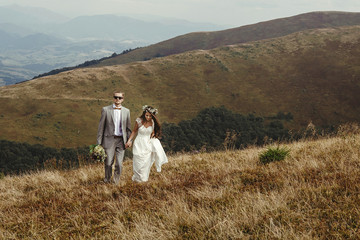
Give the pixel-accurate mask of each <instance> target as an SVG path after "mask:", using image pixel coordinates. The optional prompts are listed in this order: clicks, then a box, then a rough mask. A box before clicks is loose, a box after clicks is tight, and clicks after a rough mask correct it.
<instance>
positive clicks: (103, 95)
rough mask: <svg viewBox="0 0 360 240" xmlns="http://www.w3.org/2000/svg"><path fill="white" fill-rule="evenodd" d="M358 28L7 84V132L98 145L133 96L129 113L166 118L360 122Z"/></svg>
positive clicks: (0, 91)
mask: <svg viewBox="0 0 360 240" xmlns="http://www.w3.org/2000/svg"><path fill="white" fill-rule="evenodd" d="M359 66H360V26H353V27H342V28H329V29H318V30H309V31H304V32H299V33H295V34H291V35H288V36H285V37H282V38H274V39H269V40H263V41H257V42H251V43H246V44H238V45H229V46H225V47H221V48H217V49H212V50H199V51H191V52H187V53H183V54H178V55H172V56H168V57H164V58H158V59H154V60H151V61H146V62H136V63H130V64H125V65H117V66H108V67H101V68H86V69H77V70H74V71H68V72H64V73H61V74H57V75H54V76H48V77H43V78H39V79H36V80H32V81H28V82H24V83H21V84H17V85H12V86H5V87H1V88H0V112H1V114H0V132H1V138H3V139H6V140H14V141H26V142H29V143H41V144H44V145H49V146H53V147H76V146H83V145H90V144H93V143H94V142H95V138H96V131H97V125H98V121H99V118H100V112H101V107H102V106H105V105H108V104H111V103H112V91H113V89H115V88H121V89H122V90H123V91H125V93H126V98H125V102H124V105H125V106H127V107H128V108H130V110H131V111H132V119H133V121H134V120H135V118H136V117H137V116H138V115H139V114H140V111H141V106H142V105H145V104H148V105H154V106H155V107H157V108H158V109H159V112H160V113H159V118H160V121H161V122H164V121H167V122H178V121H180V120H184V119H190V118H192V117H194V116H195V115H196V114H197V112H198V111H199V110H200V109H203V108H205V107H210V106H221V105H224V106H225V107H226V108H228V109H230V110H232V111H235V112H238V113H242V114H248V113H255V114H256V115H260V116H269V115H274V114H276V113H278V112H279V111H282V112H285V113H286V112H290V113H292V115H293V116H294V120H293V121H292V122H291V123H290V125H289V126H287V127H291V128H294V129H297V128H300V127H304V126H306V125H307V124H308V123H309V122H310V121H312V122H313V123H314V124H315V125H316V126H324V125H338V124H340V123H343V122H350V121H359V119H360V108H359V107H358V106H359V103H360V95H359V92H360V67H359Z"/></svg>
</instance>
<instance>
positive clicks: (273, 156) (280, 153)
mask: <svg viewBox="0 0 360 240" xmlns="http://www.w3.org/2000/svg"><path fill="white" fill-rule="evenodd" d="M289 153H290V149H288V148H285V147H283V148H280V147H279V146H277V147H268V149H267V150H266V151H264V152H262V153H261V154H260V156H259V157H260V162H261V163H262V164H267V163H270V162H274V161H281V160H284V159H285V158H286V157H287V156H288V155H289Z"/></svg>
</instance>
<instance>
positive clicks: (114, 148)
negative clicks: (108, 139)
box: [104, 137, 125, 184]
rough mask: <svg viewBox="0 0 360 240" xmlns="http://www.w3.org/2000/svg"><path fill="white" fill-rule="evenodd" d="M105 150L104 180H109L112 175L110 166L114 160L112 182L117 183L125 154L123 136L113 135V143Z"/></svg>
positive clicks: (111, 166)
mask: <svg viewBox="0 0 360 240" xmlns="http://www.w3.org/2000/svg"><path fill="white" fill-rule="evenodd" d="M105 152H106V155H107V158H106V160H105V179H104V182H110V180H111V176H112V168H113V164H114V161H115V170H114V182H115V183H116V184H118V183H119V181H120V175H121V172H122V167H123V160H124V155H125V144H124V140H123V138H122V137H115V138H114V142H113V144H112V145H111V146H110V147H109V148H105ZM115 155H116V156H115ZM114 157H115V159H114Z"/></svg>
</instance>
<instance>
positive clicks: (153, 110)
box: [142, 105, 158, 115]
mask: <svg viewBox="0 0 360 240" xmlns="http://www.w3.org/2000/svg"><path fill="white" fill-rule="evenodd" d="M142 109H143V111H148V112H149V113H151V114H154V115H156V114H158V110H157V109H156V108H153V107H151V106H148V105H145V106H143V107H142Z"/></svg>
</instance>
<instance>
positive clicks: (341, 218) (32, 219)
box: [0, 131, 360, 239]
mask: <svg viewBox="0 0 360 240" xmlns="http://www.w3.org/2000/svg"><path fill="white" fill-rule="evenodd" d="M342 133H343V134H339V135H338V136H336V137H332V138H330V137H328V138H324V139H321V140H313V141H311V140H308V141H300V142H295V143H291V144H288V145H286V146H287V147H288V148H290V149H291V155H290V156H289V157H288V158H287V159H285V160H284V161H281V162H276V163H270V164H267V165H263V164H260V163H259V157H258V156H259V153H260V152H261V151H263V150H264V148H258V147H253V148H248V149H245V150H228V151H225V152H213V153H199V154H194V155H191V154H179V155H175V156H170V157H169V163H168V164H166V165H164V167H163V172H161V173H156V172H155V170H154V169H152V172H151V177H150V181H149V182H147V183H143V184H135V183H133V182H132V181H131V180H130V179H131V175H132V172H131V171H132V162H131V161H125V163H124V172H123V175H122V182H121V184H120V185H119V186H116V185H112V184H110V185H106V184H102V183H100V182H101V179H102V177H103V166H102V165H101V164H94V165H91V166H84V167H82V168H80V169H77V170H71V171H57V170H53V171H41V172H37V173H33V174H28V175H23V176H13V177H5V178H4V179H2V180H0V199H1V203H0V209H1V215H0V239H356V238H358V236H359V234H360V207H359V206H360V191H359V190H360V160H359V158H360V134H359V133H357V134H354V133H349V132H346V131H342Z"/></svg>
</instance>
